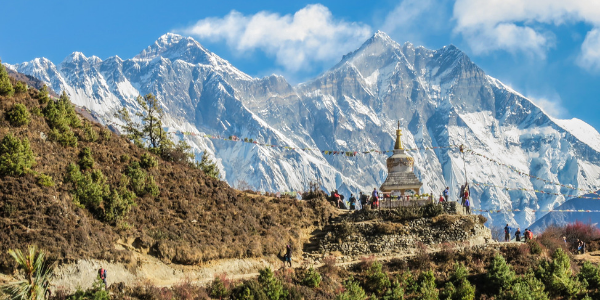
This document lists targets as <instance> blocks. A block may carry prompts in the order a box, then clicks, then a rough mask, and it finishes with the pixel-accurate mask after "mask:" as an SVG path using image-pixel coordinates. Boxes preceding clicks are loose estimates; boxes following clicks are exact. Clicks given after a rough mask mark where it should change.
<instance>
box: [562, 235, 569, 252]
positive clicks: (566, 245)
mask: <svg viewBox="0 0 600 300" xmlns="http://www.w3.org/2000/svg"><path fill="white" fill-rule="evenodd" d="M563 242H565V248H567V249H569V245H568V244H567V237H566V236H563Z"/></svg>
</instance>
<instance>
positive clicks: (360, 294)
mask: <svg viewBox="0 0 600 300" xmlns="http://www.w3.org/2000/svg"><path fill="white" fill-rule="evenodd" d="M365 298H367V294H366V293H365V291H364V290H363V289H362V288H361V287H360V285H359V284H358V282H356V281H354V278H352V277H350V278H349V279H348V280H346V281H345V282H344V292H343V293H341V294H339V295H337V297H336V298H335V299H336V300H364V299H365Z"/></svg>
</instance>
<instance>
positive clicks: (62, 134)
mask: <svg viewBox="0 0 600 300" xmlns="http://www.w3.org/2000/svg"><path fill="white" fill-rule="evenodd" d="M11 82H12V83H13V85H16V80H15V79H13V78H11ZM17 104H23V105H24V106H25V108H26V110H27V111H28V112H29V115H30V117H29V119H30V122H29V123H28V124H26V125H22V126H12V125H11V122H9V121H8V119H10V118H11V117H10V115H11V113H9V111H12V110H13V109H14V107H15V105H17ZM50 104H53V109H54V110H53V112H50V111H52V110H51V109H50V108H49V105H50ZM17 106H18V105H17ZM53 114H54V117H53ZM61 114H62V115H61ZM57 115H58V117H56V116H57ZM57 118H62V119H57ZM63 119H64V120H68V122H66V123H65V122H64V120H63ZM61 120H62V121H61ZM78 123H79V124H78ZM51 125H52V127H51ZM70 132H72V133H73V134H72V135H70ZM7 136H14V137H15V138H16V139H17V140H20V141H24V139H25V138H26V139H27V140H28V141H29V143H30V148H31V150H32V152H33V157H34V159H35V162H34V164H33V166H32V167H31V168H29V169H28V168H25V170H24V171H25V172H24V174H22V175H18V174H7V173H6V172H5V173H3V175H2V176H1V177H0V199H1V202H0V212H1V214H0V216H1V217H0V240H2V243H0V271H2V273H10V272H11V271H12V269H13V268H14V267H15V266H14V263H13V260H12V258H10V257H9V256H8V254H7V250H8V249H12V248H24V247H25V245H27V244H37V245H38V246H39V247H40V248H42V249H44V250H46V251H47V252H48V253H49V255H50V257H51V258H52V259H53V260H57V261H60V262H73V261H75V260H78V259H82V258H85V259H92V258H96V259H106V260H110V261H115V262H129V260H130V256H131V253H130V252H129V251H126V250H117V248H116V247H115V245H116V244H117V243H125V242H126V241H133V242H132V243H131V245H129V246H131V247H132V248H137V250H138V251H140V252H144V253H148V254H150V255H152V256H155V257H157V258H159V259H161V260H162V261H164V262H167V263H171V262H172V263H178V264H185V265H196V264H200V263H203V262H207V261H211V260H215V259H223V258H246V257H261V256H263V255H270V254H277V253H279V252H280V251H281V250H282V249H284V247H285V245H286V244H292V245H294V247H297V248H300V247H301V244H300V236H301V234H302V230H303V229H305V228H309V227H311V226H318V225H319V224H322V223H323V222H324V221H325V220H327V219H328V217H329V215H330V214H331V212H330V208H329V207H330V206H329V205H328V204H326V202H322V201H318V200H315V201H297V200H292V199H276V198H272V197H262V196H257V195H247V194H244V193H241V192H239V191H236V190H234V189H232V188H230V187H229V186H228V185H227V183H225V182H222V181H219V180H216V179H213V178H211V177H208V176H206V175H205V174H204V173H203V172H202V171H201V170H199V169H197V168H193V167H192V166H190V165H189V164H187V163H174V162H167V161H164V160H161V159H159V158H158V157H156V156H155V155H153V154H151V153H149V152H148V151H146V150H144V149H141V148H139V147H138V146H136V145H134V144H133V143H131V142H130V141H128V140H127V139H125V138H124V137H121V136H119V135H117V134H115V133H113V132H111V131H109V130H108V129H106V128H104V127H102V126H100V125H99V124H96V123H92V122H90V121H89V120H87V119H85V118H82V117H81V115H79V114H75V113H74V110H73V106H72V105H71V104H70V102H69V101H68V99H62V100H57V101H56V102H55V101H54V100H50V99H48V97H47V95H45V94H44V93H42V92H40V91H38V90H37V89H34V88H29V89H28V90H27V91H25V92H21V93H18V92H17V93H15V95H14V96H1V95H0V140H2V139H5V137H7ZM94 136H95V138H94ZM3 142H4V141H3ZM63 144H67V146H63ZM75 144H76V145H75ZM2 149H5V148H2ZM86 149H89V150H91V158H92V159H93V164H92V165H93V166H92V167H91V168H89V165H90V164H89V158H90V157H89V156H86V154H85V152H86ZM1 151H5V150H1ZM3 153H4V152H3ZM0 154H2V153H0ZM4 154H6V153H4ZM4 154H2V155H4ZM26 156H27V155H24V156H21V158H23V157H26ZM3 157H4V156H3ZM149 157H151V158H149ZM3 159H4V158H3ZM84 159H87V160H84ZM148 160H150V161H153V160H156V161H158V165H157V166H153V165H152V163H148ZM69 164H74V165H72V166H71V167H69ZM140 164H141V166H140ZM3 165H5V163H4V161H3ZM75 165H79V166H80V167H74V166H75ZM84 166H87V167H88V168H89V169H88V170H83V169H84ZM144 166H145V167H144ZM80 168H81V171H80V174H79V173H77V172H78V171H76V170H74V169H80ZM3 170H4V169H3ZM47 176H50V178H48V177H47ZM140 187H141V188H140ZM136 194H137V196H136ZM98 196H100V197H98ZM89 199H96V200H97V202H93V201H91V200H89ZM94 201H95V200H94ZM128 201H131V202H130V203H129V204H131V205H128Z"/></svg>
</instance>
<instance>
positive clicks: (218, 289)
mask: <svg viewBox="0 0 600 300" xmlns="http://www.w3.org/2000/svg"><path fill="white" fill-rule="evenodd" d="M209 290H210V296H211V297H213V298H219V299H223V298H225V297H227V296H228V295H229V292H230V291H229V288H228V286H226V284H225V280H223V279H222V278H221V276H215V279H214V280H213V281H212V283H211V284H210V288H209Z"/></svg>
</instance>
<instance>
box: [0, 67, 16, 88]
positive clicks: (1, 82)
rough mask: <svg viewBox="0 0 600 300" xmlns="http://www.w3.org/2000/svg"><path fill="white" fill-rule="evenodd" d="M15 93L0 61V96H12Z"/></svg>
mask: <svg viewBox="0 0 600 300" xmlns="http://www.w3.org/2000/svg"><path fill="white" fill-rule="evenodd" d="M14 93H15V90H14V89H13V86H12V83H10V77H9V76H8V72H7V71H6V69H5V68H4V66H3V65H2V61H0V95H1V96H9V97H10V96H12V95H13V94H14Z"/></svg>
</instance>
